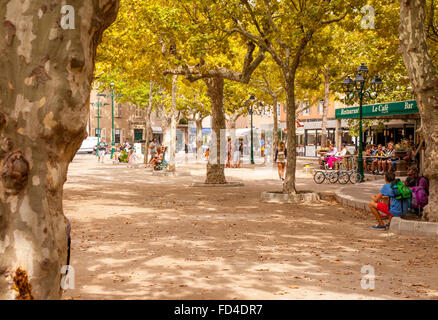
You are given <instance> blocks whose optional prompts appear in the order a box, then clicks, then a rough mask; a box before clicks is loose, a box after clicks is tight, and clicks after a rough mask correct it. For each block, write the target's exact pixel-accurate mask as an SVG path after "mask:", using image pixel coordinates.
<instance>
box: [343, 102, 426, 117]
mask: <svg viewBox="0 0 438 320" xmlns="http://www.w3.org/2000/svg"><path fill="white" fill-rule="evenodd" d="M418 112H419V111H418V107H417V101H416V100H409V101H401V102H389V103H380V104H369V105H366V106H363V107H362V117H363V118H375V117H381V116H391V115H400V114H412V113H418ZM355 118H359V107H352V108H342V109H336V119H355Z"/></svg>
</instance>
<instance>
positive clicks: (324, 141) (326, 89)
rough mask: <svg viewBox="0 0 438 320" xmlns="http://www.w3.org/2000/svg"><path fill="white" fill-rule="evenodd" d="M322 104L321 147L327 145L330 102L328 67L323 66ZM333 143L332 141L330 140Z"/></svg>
mask: <svg viewBox="0 0 438 320" xmlns="http://www.w3.org/2000/svg"><path fill="white" fill-rule="evenodd" d="M323 74H324V104H323V108H322V128H321V148H325V147H326V146H327V117H328V109H329V102H330V78H329V73H328V68H327V67H324V71H323ZM332 143H334V141H332Z"/></svg>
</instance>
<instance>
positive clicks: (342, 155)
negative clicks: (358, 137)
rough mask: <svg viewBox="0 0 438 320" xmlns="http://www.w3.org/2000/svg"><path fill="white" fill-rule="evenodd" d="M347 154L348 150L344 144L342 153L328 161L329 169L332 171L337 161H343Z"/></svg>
mask: <svg viewBox="0 0 438 320" xmlns="http://www.w3.org/2000/svg"><path fill="white" fill-rule="evenodd" d="M346 154H347V148H346V147H345V143H343V144H342V145H341V151H339V152H337V153H336V155H334V156H331V157H330V158H329V159H328V165H329V168H330V169H332V168H333V163H334V162H336V161H342V160H343V159H344V157H345V155H346Z"/></svg>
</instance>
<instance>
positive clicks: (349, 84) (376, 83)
mask: <svg viewBox="0 0 438 320" xmlns="http://www.w3.org/2000/svg"><path fill="white" fill-rule="evenodd" d="M367 75H368V68H367V66H366V65H365V64H364V63H362V64H361V65H360V67H359V68H358V69H357V75H356V79H354V80H353V79H351V78H350V77H347V79H345V80H344V81H343V82H342V86H343V87H344V91H345V95H346V100H350V101H351V100H353V99H354V97H355V96H356V94H357V95H358V96H359V102H360V104H359V156H358V160H357V161H358V164H357V168H358V173H359V175H360V182H363V178H364V168H363V154H362V153H363V141H362V140H363V133H362V105H363V98H364V96H365V95H368V97H369V98H370V99H376V98H377V96H378V94H379V92H380V91H381V90H382V86H383V81H382V80H381V79H380V78H379V76H377V75H376V76H375V77H374V79H373V80H371V83H370V84H371V86H370V89H369V90H366V89H365V82H366V79H367Z"/></svg>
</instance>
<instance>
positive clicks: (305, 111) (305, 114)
mask: <svg viewBox="0 0 438 320" xmlns="http://www.w3.org/2000/svg"><path fill="white" fill-rule="evenodd" d="M301 108H306V109H304V110H303V116H308V115H310V106H309V103H307V102H301Z"/></svg>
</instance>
